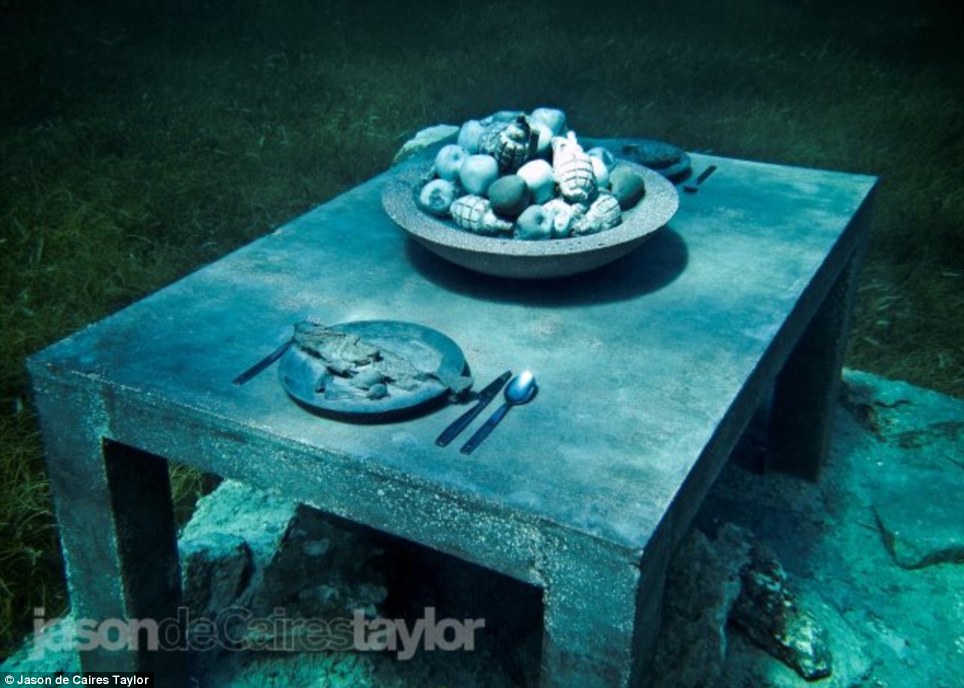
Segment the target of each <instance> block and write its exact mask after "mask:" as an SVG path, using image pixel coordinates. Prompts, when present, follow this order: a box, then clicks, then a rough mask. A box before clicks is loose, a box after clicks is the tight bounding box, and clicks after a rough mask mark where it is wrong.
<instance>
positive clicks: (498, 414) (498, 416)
mask: <svg viewBox="0 0 964 688" xmlns="http://www.w3.org/2000/svg"><path fill="white" fill-rule="evenodd" d="M292 344H294V339H288V340H287V341H285V342H283V343H282V344H281V345H280V346H278V347H277V348H276V349H275V350H274V351H272V352H271V353H269V354H268V355H267V356H265V357H264V358H262V359H261V360H259V361H258V362H257V363H255V364H254V365H253V366H251V367H250V368H248V369H247V370H245V371H244V372H243V373H241V374H240V375H238V376H237V377H236V378H234V380H232V381H231V382H232V384H234V385H243V384H246V383H247V382H249V381H250V380H251V379H253V378H254V377H256V376H257V375H259V374H261V373H262V372H264V371H265V370H266V369H267V368H269V367H270V366H271V365H272V364H274V363H275V362H277V361H278V360H279V359H281V358H282V357H283V356H284V355H285V354H286V353H287V352H288V350H289V349H290V348H291V346H292ZM506 383H508V385H506ZM503 387H505V391H504V392H503V396H504V398H505V402H504V403H503V404H502V405H501V406H500V407H499V408H498V409H496V410H495V412H494V413H493V414H492V415H491V416H489V418H488V419H487V420H486V421H485V423H483V424H482V425H481V426H479V428H478V429H477V430H476V431H475V433H474V434H473V435H472V436H471V437H470V438H469V439H468V441H467V442H466V443H465V444H463V445H462V447H461V449H459V451H460V452H461V453H462V454H465V455H466V456H467V455H469V454H471V453H472V452H473V451H475V449H476V448H478V446H479V445H480V444H482V441H483V440H484V439H485V438H486V437H488V436H489V433H491V432H492V430H494V429H495V426H496V425H498V424H499V423H500V422H501V421H502V419H503V418H504V417H505V415H506V414H507V413H508V412H509V409H510V408H512V407H513V406H519V405H522V404H526V403H528V402H530V401H531V400H532V398H533V397H535V395H536V393H537V392H538V390H539V387H538V385H537V384H536V379H535V376H534V375H533V374H532V372H531V371H529V370H525V371H523V372H521V373H520V374H518V375H516V376H515V377H512V371H509V370H507V371H505V372H504V373H502V375H500V376H499V377H497V378H496V379H495V380H493V381H492V382H490V383H489V384H488V385H486V386H485V387H484V388H483V389H482V391H480V392H479V393H478V395H477V396H476V397H475V405H474V406H472V407H471V408H470V409H469V410H468V411H466V412H465V413H463V414H462V415H461V416H459V417H458V418H457V419H456V420H455V421H454V422H452V423H451V424H450V425H449V426H448V427H447V428H445V430H443V431H442V434H440V435H439V436H438V438H437V439H436V440H435V444H436V445H438V446H439V447H446V446H448V445H449V443H450V442H451V441H452V440H454V439H455V438H456V437H457V436H458V435H459V434H460V433H461V432H462V431H463V430H465V429H466V428H467V427H468V426H469V425H471V423H472V421H473V420H475V419H476V418H477V417H478V416H479V415H480V414H481V413H482V411H484V410H485V408H486V407H487V406H488V405H489V403H491V401H492V400H493V399H494V398H495V397H496V396H497V395H498V394H499V392H500V391H502V389H503Z"/></svg>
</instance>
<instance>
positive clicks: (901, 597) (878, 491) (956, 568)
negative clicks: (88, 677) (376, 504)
mask: <svg viewBox="0 0 964 688" xmlns="http://www.w3.org/2000/svg"><path fill="white" fill-rule="evenodd" d="M845 381H846V385H845V387H844V394H843V395H842V397H841V403H840V405H839V406H838V408H837V411H836V417H835V428H834V433H835V434H834V440H833V447H832V451H831V455H830V457H829V461H828V464H827V466H826V467H825V470H824V472H823V474H822V477H821V480H820V481H819V483H817V484H811V483H807V482H803V481H801V480H798V479H795V478H792V477H788V476H784V475H780V474H773V473H766V474H760V473H758V472H756V471H754V470H751V469H750V468H748V467H747V466H748V465H751V464H752V463H753V459H752V457H750V458H749V460H743V461H740V462H737V461H731V462H730V465H728V467H727V468H726V469H725V470H724V473H723V474H722V475H721V477H720V479H719V480H718V482H717V484H716V485H715V486H714V488H713V490H712V492H711V494H710V496H709V497H708V499H707V502H706V504H705V505H704V508H703V510H702V511H701V513H700V515H699V516H698V517H697V523H698V524H699V525H700V527H701V528H702V530H703V531H704V532H706V533H708V536H709V539H710V541H712V538H713V537H714V531H716V530H717V529H718V528H720V527H721V526H722V525H723V524H725V523H733V524H736V525H738V526H740V527H743V528H746V529H748V531H751V532H752V534H753V536H754V537H756V538H758V539H759V540H760V541H763V542H765V543H766V544H767V545H769V546H770V547H771V548H772V550H773V551H774V552H775V553H776V554H777V556H778V557H779V559H780V561H781V563H782V564H783V566H784V568H785V570H786V571H787V574H788V576H789V584H790V585H791V586H792V589H793V590H794V592H795V593H796V594H798V596H799V599H800V600H802V602H801V603H802V604H810V605H812V610H813V614H814V615H815V617H816V618H817V619H818V621H820V620H825V621H827V625H828V626H829V627H830V629H831V631H832V632H831V634H830V645H831V651H832V653H833V663H834V667H835V671H834V674H832V675H831V676H830V677H829V678H826V679H823V680H819V681H814V682H811V683H807V682H806V681H804V680H803V679H802V678H800V677H799V676H797V675H796V674H795V673H794V672H793V671H791V670H789V669H788V668H787V667H786V666H784V665H783V664H781V663H779V662H778V661H776V660H774V659H773V658H771V657H770V656H769V655H767V654H765V653H764V652H762V651H761V650H759V649H758V648H756V647H754V646H753V645H752V644H751V643H749V642H748V641H747V640H746V639H745V638H744V637H742V636H741V634H740V632H739V631H736V630H734V629H733V628H729V629H728V631H727V638H728V642H727V646H728V656H727V665H726V673H725V674H724V675H723V677H720V676H714V675H704V676H703V677H702V678H700V670H701V668H700V667H693V666H690V667H685V669H682V668H679V667H677V668H670V669H669V670H664V673H663V674H662V675H661V676H659V677H658V682H659V685H660V686H662V687H667V686H695V685H705V686H714V685H715V686H722V687H724V688H729V687H730V686H733V687H734V688H737V687H739V688H743V687H744V686H747V687H749V686H753V687H754V688H766V686H818V687H821V686H822V687H824V688H827V687H830V686H833V688H837V687H838V686H865V687H868V688H870V687H873V688H913V687H916V686H921V687H925V686H926V687H928V688H961V687H964V671H962V670H961V667H964V554H962V553H964V499H961V497H962V495H964V490H962V489H961V487H962V485H964V449H962V444H964V402H962V401H961V400H956V399H952V398H949V397H945V396H942V395H939V394H936V393H933V392H930V391H927V390H922V389H920V388H916V387H913V386H911V385H907V384H904V383H900V382H891V381H887V380H884V379H882V378H879V377H876V376H872V375H868V374H865V373H860V372H856V371H847V372H846V374H845ZM902 504H906V505H907V507H908V508H907V509H905V510H904V511H901V505H902ZM900 518H906V519H908V521H907V522H906V523H901V522H899V519H900ZM894 519H898V521H897V522H896V524H895V522H894ZM882 520H886V521H887V524H888V525H889V526H890V527H892V528H894V529H895V530H896V538H897V539H896V541H895V542H893V543H892V545H891V549H893V550H894V554H895V555H896V556H897V558H901V557H903V561H904V563H905V564H907V563H908V562H911V561H913V558H914V557H926V554H927V552H937V553H938V554H937V555H935V556H936V557H937V558H944V559H946V560H947V561H945V562H943V563H935V564H932V565H926V566H921V567H919V568H906V567H901V566H898V565H897V563H895V556H894V554H892V553H891V552H889V551H888V548H887V547H885V538H884V537H883V536H882V530H881V528H882V523H881V521H882ZM419 556H424V559H423V560H421V561H422V564H421V565H423V566H425V567H426V569H425V572H426V578H431V580H433V581H435V582H436V583H435V586H436V587H435V589H434V593H433V592H431V591H429V592H425V591H424V590H423V591H422V593H420V594H422V595H427V597H425V598H424V599H421V600H419V602H420V603H427V604H438V605H439V607H440V608H444V607H445V605H446V604H447V601H450V600H451V599H452V598H453V596H457V595H464V594H465V593H466V591H469V593H470V594H471V595H472V596H473V597H474V599H473V601H472V602H471V604H469V605H467V606H462V607H461V608H460V609H459V612H464V611H466V610H467V609H468V610H474V611H475V612H477V613H478V612H479V611H480V610H481V613H485V610H486V609H489V610H490V611H492V618H491V624H489V625H487V627H486V631H487V632H491V633H492V634H493V638H494V639H491V640H492V642H488V640H487V639H484V638H483V639H482V640H481V641H480V643H479V646H478V648H477V649H476V650H475V651H473V652H421V653H419V654H417V655H416V656H415V657H414V658H413V659H411V660H410V661H404V662H403V661H399V660H398V659H396V658H395V657H394V656H393V655H391V654H388V653H360V652H335V653H283V652H274V653H251V652H243V653H242V652H224V653H222V654H221V655H220V656H219V657H218V658H217V660H216V661H214V662H211V661H207V662H204V663H203V664H206V665H207V666H206V668H205V669H204V671H203V673H202V674H200V675H198V676H197V677H196V679H195V681H196V683H195V684H196V685H199V686H218V687H224V688H242V687H248V686H251V687H255V686H257V687H258V688H266V687H270V686H305V687H310V688H333V687H335V686H344V687H346V688H347V687H352V688H364V687H368V686H371V687H376V686H377V687H384V688H388V687H392V688H396V687H402V686H411V687H417V688H422V687H425V688H428V687H430V686H431V687H432V688H456V687H457V688H476V687H477V688H482V687H483V686H484V687H486V688H501V687H503V686H506V687H508V686H534V685H536V681H537V678H536V677H537V672H538V648H539V641H538V622H539V618H538V606H536V607H535V608H533V607H532V605H531V604H530V602H531V600H529V599H528V598H527V599H525V600H523V599H521V598H520V599H515V598H514V597H513V595H515V594H516V592H514V591H517V588H515V587H513V586H512V585H503V584H501V583H498V582H494V583H493V582H492V581H491V580H489V579H490V578H492V576H491V575H490V574H487V573H486V572H484V571H481V570H470V569H468V568H466V567H465V566H464V565H461V564H458V563H457V562H454V561H452V562H450V563H446V560H445V559H444V558H439V557H438V556H437V555H433V554H431V553H429V552H427V551H426V552H424V554H423V555H418V554H415V555H413V556H412V558H411V560H410V561H409V565H410V566H411V565H412V562H413V561H414V562H415V564H414V565H415V566H416V567H417V566H419V565H420V564H419V561H420V560H419ZM446 567H450V569H448V570H447V569H446ZM429 569H431V572H430V574H429ZM416 575H417V574H416ZM438 581H448V583H442V586H443V588H444V586H445V585H448V586H449V587H448V588H447V589H439V587H438V585H439V583H438ZM707 584H708V585H712V584H713V583H712V582H707ZM433 594H435V595H438V596H439V598H440V599H435V600H433V599H432V598H431V595H433ZM513 613H514V614H516V615H517V616H524V617H526V618H524V619H522V620H521V621H520V620H519V619H518V618H516V619H515V621H514V622H513V623H512V629H511V633H510V632H509V631H506V630H505V628H503V630H502V632H501V638H499V636H500V629H499V623H500V620H503V621H504V620H505V619H507V618H510V617H511V615H512V614H513ZM507 614H508V616H507ZM830 616H832V617H833V619H832V620H831V619H830V618H829V617H830ZM507 633H510V635H508V636H507ZM31 647H32V645H31V644H29V643H28V644H26V645H25V647H24V649H23V650H22V651H21V652H20V653H18V654H16V655H14V656H12V657H10V658H8V659H7V661H6V662H5V663H4V665H3V666H2V670H3V671H45V672H49V671H57V670H60V671H70V670H76V669H77V658H76V656H75V655H73V654H72V653H69V652H67V653H64V652H61V653H55V652H46V653H44V654H43V656H42V657H39V658H37V657H34V658H31V657H30V656H29V654H30V653H29V650H30V649H31ZM208 659H211V658H208ZM694 677H696V678H694ZM701 681H702V682H701Z"/></svg>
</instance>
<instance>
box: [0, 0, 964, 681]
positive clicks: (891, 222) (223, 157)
mask: <svg viewBox="0 0 964 688" xmlns="http://www.w3.org/2000/svg"><path fill="white" fill-rule="evenodd" d="M961 28H964V16H962V6H961V5H960V4H959V3H954V2H937V1H933V0H932V1H924V0H920V1H918V2H903V3H896V2H886V3H881V2H870V1H869V0H867V1H861V2H852V3H845V4H841V3H833V2H829V1H828V0H811V1H809V2H808V1H806V0H798V1H791V0H748V1H746V2H738V1H736V0H727V1H724V2H721V3H708V2H698V1H696V0H682V1H678V2H669V1H668V0H656V1H654V2H645V3H632V4H630V3H600V4H598V5H596V6H591V7H589V8H587V6H586V5H585V3H559V2H549V1H548V0H544V1H538V2H491V3H467V2H430V3H419V4H417V5H416V4H409V3H376V2H363V1H362V2H359V1H355V2H348V1H347V0H345V1H330V2H321V1H319V2H310V1H309V0H282V1H278V2H269V1H267V0H260V1H259V0H240V1H238V2H228V1H227V0H221V1H206V2H205V1H199V2H188V1H187V0H172V1H169V2H161V1H160V0H151V1H148V2H139V3H130V2H121V1H119V0H117V1H113V2H108V1H106V0H102V1H100V2H79V1H77V2H69V1H67V0H35V1H34V2H28V1H27V0H4V1H3V2H0V154H2V160H3V168H4V173H3V175H2V177H0V204H2V205H0V275H2V280H0V294H2V298H0V322H2V331H3V333H4V336H3V339H2V347H0V395H2V406H0V414H2V415H0V462H2V463H0V471H2V472H3V475H5V476H7V477H8V479H7V480H5V481H4V485H3V487H2V488H0V563H2V567H0V612H2V615H0V648H10V647H12V646H13V644H14V643H16V642H17V641H18V639H19V638H20V637H21V636H22V634H23V633H25V632H26V631H27V630H29V626H30V615H31V610H32V609H33V608H34V607H35V606H37V605H43V606H46V607H48V608H55V607H58V606H59V607H63V605H64V604H65V601H64V594H63V589H62V582H61V578H62V574H61V562H60V560H59V555H58V553H57V547H56V533H55V528H54V526H53V520H52V516H51V513H50V511H51V509H50V505H49V497H48V491H47V487H46V482H45V478H44V471H43V466H42V457H41V449H40V446H39V439H38V433H37V429H36V421H35V417H34V413H33V410H32V406H31V402H30V398H29V393H28V384H27V380H26V374H25V371H24V367H23V359H24V357H25V356H26V355H28V354H30V353H32V352H34V351H36V350H38V349H40V348H41V347H42V346H44V345H46V344H49V343H51V342H53V341H56V340H57V339H59V338H61V337H63V336H65V335H67V334H69V333H70V332H72V331H75V330H77V329H79V328H80V327H82V326H84V325H85V324H87V323H90V322H93V321H95V320H97V319H99V318H101V317H103V316H105V315H107V314H109V313H111V312H113V311H114V310H116V309H118V308H120V307H122V306H123V305H126V304H128V303H131V302H133V301H136V300H137V299H139V298H141V297H142V296H144V295H146V294H147V293H150V292H151V291H154V290H156V289H158V288H160V287H162V286H164V285H165V284H168V283H170V282H172V281H173V280H175V279H177V278H178V277H179V276H181V275H183V274H185V273H187V272H189V271H191V270H193V269H195V268H196V267H198V266H200V265H202V264H204V263H206V262H210V261H212V260H214V259H216V258H218V257H220V256H221V255H224V254H225V253H226V252H228V251H229V250H231V249H233V248H235V247H237V246H240V245H242V244H245V243H247V242H248V241H250V240H252V239H254V238H256V237H258V236H260V235H262V234H264V233H266V232H267V231H269V230H270V229H271V228H274V227H276V226H278V225H280V224H282V223H283V222H285V221H286V220H288V219H290V218H291V217H294V216H296V215H298V214H300V213H302V212H304V211H305V210H307V209H309V208H310V207H312V206H314V205H317V204H318V203H320V202H322V201H324V200H326V199H328V198H331V197H332V196H334V195H336V194H338V193H340V192H341V191H344V190H345V189H347V188H350V187H351V186H353V185H355V184H357V183H358V182H360V181H362V180H364V179H366V178H368V177H370V176H372V175H374V174H376V173H377V172H379V171H381V170H383V169H385V168H386V167H387V166H388V165H389V164H390V162H391V160H392V157H393V155H394V153H395V151H396V150H397V149H398V147H399V146H400V145H401V144H402V143H403V142H404V141H405V140H406V139H407V138H408V137H409V136H411V135H412V134H413V133H414V132H415V131H417V130H419V129H420V128H422V127H425V126H429V125H432V124H436V123H439V122H448V123H455V124H457V123H460V122H462V121H464V120H465V119H468V118H471V117H478V116H481V115H485V114H487V113H490V112H492V111H495V110H500V109H505V108H523V109H529V108H532V107H535V106H540V105H552V106H557V107H560V108H563V109H565V110H566V112H567V113H568V115H569V119H570V122H571V123H572V125H573V127H574V128H576V129H577V130H578V131H579V132H580V133H581V134H582V133H584V134H586V135H592V136H643V137H648V138H656V139H662V140H666V141H670V142H673V143H675V144H677V145H679V146H681V147H683V148H685V149H687V150H696V151H706V152H713V153H715V154H720V155H725V156H733V157H739V158H748V159H756V160H766V161H771V162H778V163H784V164H791V165H801V166H813V167H823V168H832V169H840V170H846V171H853V172H862V173H870V174H877V175H880V176H881V178H882V184H881V187H880V190H879V195H878V198H877V201H876V210H875V218H874V229H873V240H872V243H871V246H870V248H869V252H868V256H867V260H866V263H865V267H864V271H863V277H862V281H861V284H860V287H859V303H858V310H857V313H856V316H855V323H854V330H853V334H852V337H851V342H850V348H849V355H848V365H849V366H851V367H854V368H859V369H862V370H869V371H872V372H874V373H878V374H880V375H883V376H886V377H889V378H895V379H904V380H909V381H911V382H913V383H915V384H918V385H921V386H924V387H928V388H933V389H937V390H940V391H942V392H944V393H947V394H950V395H954V396H958V397H961V396H964V348H962V342H964V289H962V286H964V284H962V281H964V239H962V227H964V190H962V188H964V187H962V185H961V183H960V172H961V164H962V160H964V125H962V122H964V117H962V114H964V113H962V108H964V98H962V95H964V69H962V66H964V65H962V48H961V44H960V41H959V34H960V30H961ZM186 484H187V486H186V487H184V488H182V490H181V492H180V494H182V495H183V497H184V501H185V502H187V503H190V502H191V501H192V499H191V497H192V494H193V492H194V491H195V490H196V488H195V487H192V486H191V485H192V484H193V483H190V482H187V483H186ZM188 508H189V507H188ZM935 595H936V593H935ZM949 685H956V684H949Z"/></svg>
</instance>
